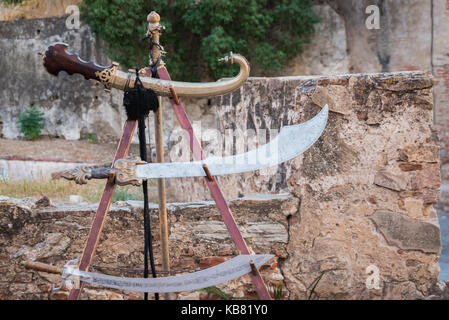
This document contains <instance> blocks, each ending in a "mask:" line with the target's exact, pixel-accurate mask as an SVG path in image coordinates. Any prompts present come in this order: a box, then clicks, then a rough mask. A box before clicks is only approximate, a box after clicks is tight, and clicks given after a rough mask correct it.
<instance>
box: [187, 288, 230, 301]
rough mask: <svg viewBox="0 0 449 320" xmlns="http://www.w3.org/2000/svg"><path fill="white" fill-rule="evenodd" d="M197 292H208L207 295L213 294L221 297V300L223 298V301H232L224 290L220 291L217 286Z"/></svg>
mask: <svg viewBox="0 0 449 320" xmlns="http://www.w3.org/2000/svg"><path fill="white" fill-rule="evenodd" d="M195 291H200V292H206V293H213V294H215V295H217V296H219V297H220V298H222V299H223V300H231V298H229V297H228V295H227V294H226V293H224V292H223V291H222V290H220V289H219V288H218V287H216V286H213V287H207V288H203V289H198V290H195Z"/></svg>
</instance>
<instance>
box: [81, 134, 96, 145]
mask: <svg viewBox="0 0 449 320" xmlns="http://www.w3.org/2000/svg"><path fill="white" fill-rule="evenodd" d="M83 139H84V140H88V141H89V142H90V143H98V136H97V134H96V133H95V132H92V133H86V134H85V135H84V138H83Z"/></svg>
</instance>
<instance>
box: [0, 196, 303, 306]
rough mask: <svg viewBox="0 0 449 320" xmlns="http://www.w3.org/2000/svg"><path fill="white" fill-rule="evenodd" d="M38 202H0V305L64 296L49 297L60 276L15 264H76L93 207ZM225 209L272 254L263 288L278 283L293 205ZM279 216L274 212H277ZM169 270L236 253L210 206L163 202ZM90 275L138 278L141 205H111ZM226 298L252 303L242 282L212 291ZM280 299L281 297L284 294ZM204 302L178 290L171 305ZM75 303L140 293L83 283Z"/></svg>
mask: <svg viewBox="0 0 449 320" xmlns="http://www.w3.org/2000/svg"><path fill="white" fill-rule="evenodd" d="M44 202H45V201H41V202H36V201H35V200H31V199H28V200H16V199H5V198H3V199H0V239H1V240H0V241H1V243H2V246H1V247H0V270H1V274H2V276H1V277H0V299H52V300H59V299H66V298H67V295H68V292H67V291H60V292H57V293H52V292H51V288H53V287H58V286H59V285H60V283H61V276H60V275H55V274H47V273H44V272H36V271H30V270H26V269H25V268H24V267H23V266H22V265H21V262H23V261H40V262H44V263H49V264H53V265H57V266H63V265H64V264H65V262H67V261H68V260H70V259H74V258H79V257H80V255H81V253H82V251H83V247H84V244H85V241H86V239H87V235H88V232H89V228H90V224H91V222H92V219H93V216H94V214H95V211H96V205H95V204H80V205H68V204H54V205H51V206H46V205H47V204H48V202H47V204H44ZM230 208H231V210H232V211H233V212H234V216H235V218H236V220H237V221H238V224H239V227H240V229H241V231H242V234H243V236H244V237H245V238H246V240H247V242H248V244H249V245H250V246H251V247H252V249H253V251H254V252H255V253H264V254H266V253H273V254H275V255H276V257H275V258H273V259H272V260H270V261H269V262H268V263H267V264H266V265H264V266H263V267H262V270H261V273H262V275H263V276H264V278H265V280H266V282H267V284H268V285H269V286H270V287H277V286H279V285H283V279H284V277H283V275H282V269H281V261H283V260H285V258H286V257H287V256H288V252H287V243H288V239H289V228H290V224H289V221H290V219H291V218H292V217H294V216H295V217H297V215H298V199H296V198H295V197H293V196H291V195H278V196H265V197H261V196H259V197H248V198H245V199H239V200H234V201H231V203H230ZM280 208H281V209H282V210H279V209H280ZM150 209H151V210H150V211H151V212H150V214H151V225H152V232H153V243H154V249H155V251H154V253H155V265H156V269H157V270H160V268H161V260H160V248H159V245H160V241H159V221H158V214H157V205H155V204H151V205H150ZM167 211H168V217H169V219H168V221H169V230H170V235H169V241H170V260H171V269H172V271H173V272H174V273H175V274H179V273H185V272H193V271H198V270H199V269H204V268H208V267H211V266H213V265H216V264H218V263H221V262H223V261H225V260H226V259H228V258H230V257H232V256H235V255H237V254H238V252H237V250H236V248H235V246H234V245H233V242H232V240H231V238H230V236H229V234H228V233H227V229H226V226H225V225H224V223H223V222H222V219H221V216H220V213H219V212H218V211H217V209H216V208H215V205H214V204H213V203H210V202H202V203H199V202H198V203H183V204H181V203H178V204H176V203H175V204H168V209H167ZM92 264H93V266H92V268H91V270H93V271H95V272H101V273H108V274H113V275H119V276H123V277H124V276H128V277H137V276H139V277H142V274H143V271H142V268H143V203H142V202H138V201H128V202H118V203H115V204H113V205H112V206H111V209H110V211H109V215H108V218H107V220H106V223H105V227H104V230H103V234H102V236H101V239H100V242H99V245H98V248H97V250H96V255H95V257H94V260H93V262H92ZM219 287H220V288H221V289H222V290H223V291H224V292H225V293H226V294H227V295H228V296H229V297H232V298H235V299H254V298H256V297H257V295H256V293H255V291H254V289H253V288H252V286H251V280H250V278H249V277H248V276H245V277H242V278H240V279H236V280H233V281H229V282H227V283H226V284H224V285H220V286H219ZM283 287H284V294H285V296H288V291H287V290H285V286H283ZM200 296H201V298H203V299H204V298H206V297H207V294H202V295H201V294H200V292H180V293H177V294H175V298H177V299H199V298H200ZM82 298H83V299H98V300H101V299H140V298H142V294H140V295H139V294H138V293H136V292H123V291H119V290H106V289H105V288H102V287H95V286H91V285H86V287H85V289H84V291H83V295H82Z"/></svg>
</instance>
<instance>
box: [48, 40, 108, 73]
mask: <svg viewBox="0 0 449 320" xmlns="http://www.w3.org/2000/svg"><path fill="white" fill-rule="evenodd" d="M67 48H68V45H67V44H65V43H57V44H54V45H51V46H49V47H48V49H47V51H46V52H45V54H44V56H43V61H44V67H45V68H46V69H47V71H48V72H49V73H50V74H52V75H54V76H57V75H58V74H59V72H61V71H66V72H67V73H68V74H70V75H72V74H75V73H79V74H81V75H83V76H84V78H86V79H94V80H98V81H101V79H100V73H101V72H102V71H104V70H106V69H112V66H111V67H103V66H99V65H97V64H96V63H94V62H93V61H89V62H87V61H84V60H82V59H80V57H79V56H78V55H77V54H73V53H70V52H67Z"/></svg>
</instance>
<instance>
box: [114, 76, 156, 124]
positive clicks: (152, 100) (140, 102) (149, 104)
mask: <svg viewBox="0 0 449 320" xmlns="http://www.w3.org/2000/svg"><path fill="white" fill-rule="evenodd" d="M136 74H137V76H136V81H135V84H134V88H129V89H127V90H126V91H125V94H124V96H123V105H124V106H125V110H126V115H127V117H128V120H139V119H141V118H142V117H146V116H148V114H149V113H150V111H153V112H156V111H157V110H158V109H159V99H158V97H157V94H156V92H154V91H153V90H151V89H147V88H145V87H144V86H143V84H142V81H141V80H140V78H139V73H138V70H137V69H136Z"/></svg>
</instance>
